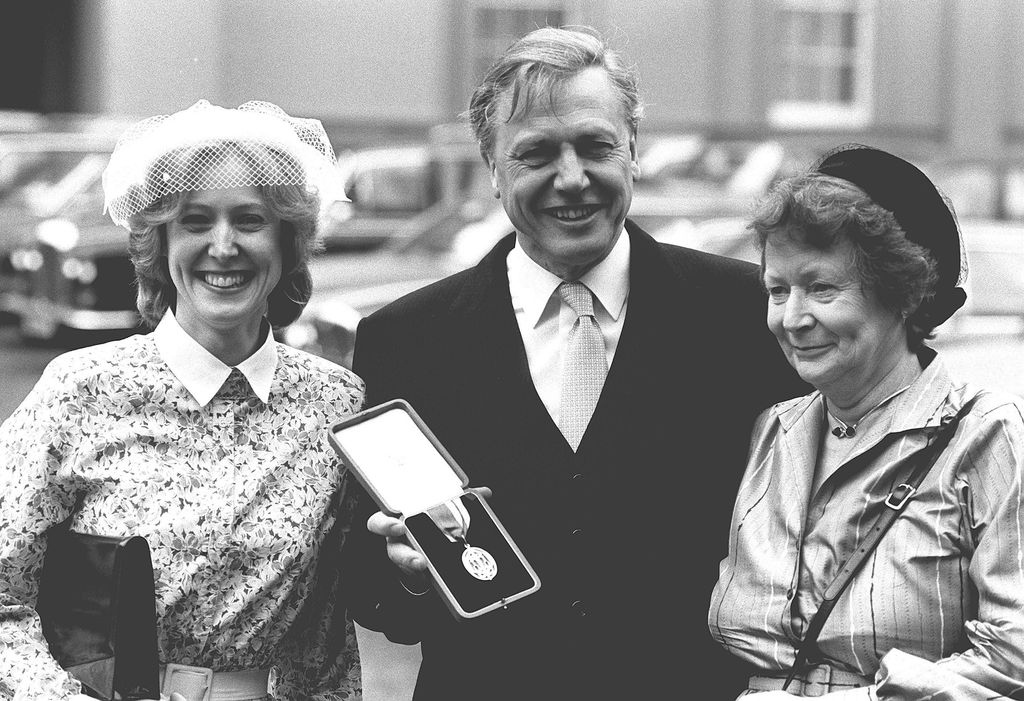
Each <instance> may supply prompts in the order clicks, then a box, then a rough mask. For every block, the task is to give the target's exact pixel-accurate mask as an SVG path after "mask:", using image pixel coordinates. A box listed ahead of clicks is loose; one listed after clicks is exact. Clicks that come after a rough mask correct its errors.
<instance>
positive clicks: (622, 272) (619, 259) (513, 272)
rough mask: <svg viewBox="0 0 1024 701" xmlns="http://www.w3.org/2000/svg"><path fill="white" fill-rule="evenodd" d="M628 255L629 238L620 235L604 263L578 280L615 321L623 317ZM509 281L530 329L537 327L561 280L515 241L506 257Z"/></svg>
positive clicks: (624, 233)
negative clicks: (621, 315)
mask: <svg viewBox="0 0 1024 701" xmlns="http://www.w3.org/2000/svg"><path fill="white" fill-rule="evenodd" d="M629 253H630V243H629V234H627V233H626V232H625V231H622V232H620V234H619V238H618V240H617V241H616V242H615V245H614V246H612V250H611V251H609V252H608V255H607V256H605V257H604V260H602V261H601V262H600V263H598V264H597V265H595V266H594V267H593V268H591V269H590V270H588V271H587V272H586V273H585V274H584V275H583V276H582V277H581V278H580V282H582V283H583V284H584V285H586V286H587V287H588V288H590V291H591V292H592V293H593V294H594V297H595V299H596V300H597V302H598V304H600V305H601V306H602V307H604V310H605V311H606V312H608V315H609V316H611V318H612V319H614V320H618V318H619V315H620V314H621V313H622V308H623V306H624V305H625V303H626V295H627V294H628V293H629ZM508 277H509V284H510V285H511V286H512V288H513V289H512V291H513V297H515V298H516V299H517V300H519V302H520V303H521V304H522V307H523V313H524V314H525V315H526V319H527V321H528V322H529V324H530V327H531V328H533V327H536V326H537V324H538V323H540V319H541V316H542V315H543V313H544V309H545V308H546V307H547V304H548V300H550V299H551V296H552V295H553V294H554V292H555V290H556V289H557V288H558V286H559V285H560V284H562V279H561V278H560V277H558V276H557V275H555V274H554V273H552V272H550V271H549V270H547V269H546V268H543V267H541V266H540V264H538V263H537V262H536V261H535V260H533V259H532V258H530V256H528V255H527V254H526V251H524V250H523V248H522V246H520V245H519V239H518V237H516V243H515V246H514V247H513V248H512V250H511V251H510V252H509V255H508Z"/></svg>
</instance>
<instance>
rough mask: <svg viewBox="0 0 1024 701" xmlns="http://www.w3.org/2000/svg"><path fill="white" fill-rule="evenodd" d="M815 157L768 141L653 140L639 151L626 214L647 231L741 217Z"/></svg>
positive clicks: (667, 137) (673, 137)
mask: <svg viewBox="0 0 1024 701" xmlns="http://www.w3.org/2000/svg"><path fill="white" fill-rule="evenodd" d="M816 155H817V153H816V152H815V151H813V150H812V149H810V148H802V147H795V146H786V145H783V144H782V143H781V142H779V141H775V140H772V139H764V140H755V139H725V138H709V137H704V136H701V135H694V134H679V135H661V136H655V137H653V138H649V139H648V143H647V145H646V146H643V147H642V150H641V153H640V171H641V175H640V178H639V179H638V180H637V183H636V186H635V188H634V192H633V204H632V206H631V207H630V210H629V216H630V218H631V219H632V220H633V221H635V222H636V223H637V224H639V225H640V226H641V227H643V228H644V229H646V230H647V231H654V230H655V229H658V228H661V227H663V226H666V225H668V224H670V223H672V222H674V221H676V220H678V219H680V218H686V219H688V220H690V221H692V222H698V221H702V220H704V219H712V218H719V217H728V216H745V215H747V214H748V213H749V212H750V209H751V207H752V205H753V204H754V202H756V200H757V198H758V197H760V196H761V195H763V194H764V193H766V192H767V191H768V189H769V188H770V187H771V186H772V185H773V184H774V183H775V182H776V181H777V180H779V179H780V178H784V177H787V176H789V175H792V174H795V173H796V172H798V171H799V170H801V169H803V168H805V167H806V166H807V165H809V164H810V163H811V162H812V161H813V160H814V158H815V156H816Z"/></svg>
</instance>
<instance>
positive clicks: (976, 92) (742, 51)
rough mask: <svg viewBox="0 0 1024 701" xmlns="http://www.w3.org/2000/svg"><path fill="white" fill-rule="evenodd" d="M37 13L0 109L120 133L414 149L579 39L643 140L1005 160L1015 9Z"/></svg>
mask: <svg viewBox="0 0 1024 701" xmlns="http://www.w3.org/2000/svg"><path fill="white" fill-rule="evenodd" d="M37 2H41V3H42V4H43V6H49V7H51V8H52V11H51V12H50V13H49V15H47V13H46V12H44V11H40V12H39V13H38V14H39V15H42V16H43V17H44V19H43V20H42V21H56V22H60V25H59V26H58V27H57V28H52V27H50V28H49V29H48V30H47V31H46V32H45V33H46V35H47V36H48V37H49V38H48V41H49V45H50V46H51V48H50V51H49V54H48V58H47V60H46V64H45V65H46V68H45V70H40V71H38V72H37V73H38V78H37V79H38V81H39V82H40V85H39V89H38V94H39V95H40V98H39V100H38V101H37V103H35V104H24V102H25V100H24V99H22V103H23V104H18V105H6V106H8V107H18V108H22V109H26V108H27V109H32V108H35V109H43V110H65V111H74V112H86V113H99V114H105V115H116V116H128V117H133V116H148V115H152V114H158V113H167V112H170V111H174V110H177V109H180V108H182V107H183V106H186V105H187V104H190V103H191V102H193V101H195V100H196V99H199V98H207V99H209V100H210V101H212V102H215V103H217V104H223V105H236V104H238V103H240V102H242V101H245V100H247V99H254V98H255V99H266V100H271V101H273V102H276V103H278V104H280V105H281V106H282V107H284V108H285V109H286V110H288V111H289V112H292V113H295V114H302V115H310V116H317V117H319V118H321V119H322V120H324V122H325V123H326V124H328V125H329V127H330V130H331V132H332V136H334V137H335V138H336V139H337V140H340V141H342V142H359V141H371V142H372V141H378V142H379V141H386V140H395V139H404V138H414V137H416V136H420V135H422V134H423V133H424V132H425V130H426V129H427V128H429V127H430V126H431V125H434V124H437V123H442V122H450V121H452V120H454V119H457V118H458V116H459V114H460V113H461V112H463V111H464V110H465V108H466V106H467V103H468V98H469V94H470V92H471V90H472V86H473V85H474V83H475V81H476V80H477V78H478V77H479V76H480V74H481V73H482V72H483V70H484V69H485V68H486V66H487V65H488V64H489V63H490V61H491V60H492V59H493V58H494V57H495V56H496V55H497V54H499V53H500V52H501V51H502V50H503V49H504V48H505V47H506V46H507V45H508V44H509V43H510V42H511V41H512V40H513V39H514V38H515V37H517V36H519V35H521V34H523V33H525V32H526V31H529V30H530V29H532V28H534V27H536V26H542V25H545V24H554V25H574V24H585V25H591V26H593V27H596V28H597V29H599V30H600V31H601V32H602V33H603V34H604V36H606V37H607V38H609V39H610V40H611V41H612V43H613V44H614V45H615V46H617V48H619V49H621V51H622V52H623V53H624V54H625V56H626V57H627V58H628V59H629V60H630V61H631V62H632V63H634V64H635V65H636V66H637V68H638V70H639V73H640V76H641V80H642V89H643V92H644V95H645V98H646V100H647V102H648V107H647V119H646V121H645V123H644V125H643V127H642V129H643V130H645V131H706V132H710V133H724V134H737V135H744V136H751V135H752V136H765V135H769V134H771V135H776V136H781V137H782V138H793V139H799V140H802V141H804V142H807V141H811V142H821V143H822V144H833V143H839V142H843V141H850V140H856V141H864V142H867V143H872V144H876V145H879V146H883V147H887V148H892V149H896V150H898V151H900V152H901V153H904V154H906V155H909V156H913V155H915V154H920V155H932V154H935V153H937V152H941V153H944V154H950V155H956V154H966V153H970V154H975V155H996V154H1000V153H1006V152H1008V151H1009V152H1024V52H1019V51H1017V50H1016V48H1017V47H1016V39H1017V37H1020V36H1024V3H1021V2H1020V1H1019V0H289V2H287V3H285V2H279V1H275V0H131V1H130V2H129V1H123V0H90V1H88V2H75V0H37ZM33 4H36V3H33ZM8 12H14V10H10V9H9V10H8ZM47 16H48V19H47ZM8 70H9V69H8ZM33 75H35V73H33ZM28 102H29V103H31V100H28ZM338 145H339V146H340V145H341V144H338Z"/></svg>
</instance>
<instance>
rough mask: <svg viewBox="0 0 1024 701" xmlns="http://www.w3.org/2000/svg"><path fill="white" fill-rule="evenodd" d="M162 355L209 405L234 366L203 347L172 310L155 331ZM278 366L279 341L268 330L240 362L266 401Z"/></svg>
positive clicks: (155, 338)
mask: <svg viewBox="0 0 1024 701" xmlns="http://www.w3.org/2000/svg"><path fill="white" fill-rule="evenodd" d="M153 340H154V341H155V342H156V348H157V351H159V353H160V357H161V358H163V359H164V362H166V363H167V367H169V368H170V369H171V372H172V373H174V376H175V377H177V378H178V380H179V381H180V382H181V384H182V385H184V386H185V389H187V390H188V392H189V394H191V395H192V396H193V397H194V398H195V400H196V401H197V402H199V405H200V406H206V405H207V404H209V403H210V400H211V399H213V397H214V395H216V394H217V391H218V390H220V388H221V387H222V386H223V385H224V381H225V380H227V379H228V375H230V374H231V370H232V368H231V367H230V366H228V365H225V364H224V363H222V362H221V361H220V359H218V358H217V357H216V356H215V355H213V354H212V353H210V351H208V350H206V349H205V348H203V346H202V345H200V344H199V342H198V341H196V340H195V339H194V338H192V337H191V336H189V335H188V333H187V332H186V331H185V330H184V329H183V328H181V325H180V324H178V320H177V319H175V318H174V312H172V311H171V310H170V309H168V310H167V312H166V313H165V314H164V317H163V319H161V320H160V323H159V324H157V327H156V329H155V330H154V331H153ZM276 367H277V341H275V340H274V334H272V333H270V331H269V330H267V338H266V340H265V341H264V342H263V345H261V346H260V347H259V348H258V349H257V350H256V352H255V353H253V354H252V355H250V356H249V357H248V358H246V359H245V360H243V361H242V362H241V363H239V364H238V366H237V368H238V371H239V372H241V373H242V375H243V376H244V377H245V379H246V380H248V382H249V386H250V387H252V391H253V392H255V394H256V396H257V397H259V398H260V399H261V400H262V401H263V402H264V403H266V402H267V401H269V400H270V385H271V383H272V382H273V380H274V370H275V368H276Z"/></svg>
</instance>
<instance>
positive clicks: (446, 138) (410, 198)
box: [320, 124, 490, 251]
mask: <svg viewBox="0 0 1024 701" xmlns="http://www.w3.org/2000/svg"><path fill="white" fill-rule="evenodd" d="M338 168H339V169H340V170H341V171H342V177H343V180H344V183H345V194H346V195H347V196H348V198H349V199H350V200H352V201H351V202H337V203H335V204H334V205H333V206H332V207H329V208H328V209H327V211H326V213H325V215H324V217H323V220H322V221H321V225H320V232H321V237H322V239H323V241H324V245H325V247H326V248H327V250H328V251H337V250H361V249H369V248H374V247H377V246H381V245H401V244H403V243H406V242H409V241H412V240H414V239H416V238H418V237H419V236H420V235H421V234H422V232H423V231H424V230H426V229H430V228H435V227H442V228H443V227H449V226H452V225H453V222H454V225H462V224H465V223H468V222H470V221H473V220H475V219H477V218H479V217H480V216H481V215H482V214H483V213H484V211H485V210H486V207H484V206H483V201H485V200H486V199H487V197H488V196H489V194H490V178H489V174H488V172H487V168H486V166H485V165H484V162H483V159H481V157H480V152H479V150H478V148H477V146H476V142H475V141H474V140H473V139H472V136H471V135H470V134H469V131H468V129H467V128H466V127H465V126H463V125H460V124H442V125H438V126H436V127H434V128H433V129H431V130H430V132H429V134H428V138H427V139H426V140H425V141H424V142H421V143H415V144H403V145H396V146H389V147H375V148H367V149H361V150H357V151H346V152H344V153H342V154H341V155H340V156H339V158H338Z"/></svg>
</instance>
